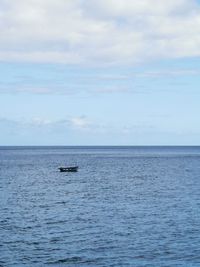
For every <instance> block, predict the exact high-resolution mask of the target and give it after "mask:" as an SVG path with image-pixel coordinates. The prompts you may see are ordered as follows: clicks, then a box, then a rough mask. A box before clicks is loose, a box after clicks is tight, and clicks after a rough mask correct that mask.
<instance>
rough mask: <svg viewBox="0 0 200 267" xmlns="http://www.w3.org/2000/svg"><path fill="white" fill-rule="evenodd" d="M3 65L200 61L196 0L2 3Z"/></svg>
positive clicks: (0, 55)
mask: <svg viewBox="0 0 200 267" xmlns="http://www.w3.org/2000/svg"><path fill="white" fill-rule="evenodd" d="M0 10H1V11H0V34H1V41H0V60H1V61H9V62H12V61H16V62H39V63H66V64H95V65H99V64H101V65H102V64H107V65H119V64H125V65H127V64H137V63H141V62H144V61H147V60H148V61H149V60H152V59H160V58H179V57H192V56H199V55H200V37H199V36H200V7H199V5H198V3H197V1H194V0H163V1H160V0H140V1H138V0H87V1H81V0H57V1H54V0H40V1H39V0H18V1H13V0H0Z"/></svg>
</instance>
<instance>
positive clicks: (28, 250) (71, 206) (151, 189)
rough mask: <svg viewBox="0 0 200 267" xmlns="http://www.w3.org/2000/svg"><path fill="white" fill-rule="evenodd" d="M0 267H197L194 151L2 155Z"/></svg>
mask: <svg viewBox="0 0 200 267" xmlns="http://www.w3.org/2000/svg"><path fill="white" fill-rule="evenodd" d="M71 164H72V165H74V164H78V165H79V171H78V172H77V173H60V172H59V170H58V167H59V166H62V165H63V166H65V165H71ZM0 266H1V267H21V266H27V267H43V266H44V267H45V266H50V267H64V266H69V267H95V266H101V267H111V266H112V267H126V266H127V267H128V266H130V267H160V266H162V267H175V266H176V267H183V266H184V267H191V266H194V267H197V266H200V147H0Z"/></svg>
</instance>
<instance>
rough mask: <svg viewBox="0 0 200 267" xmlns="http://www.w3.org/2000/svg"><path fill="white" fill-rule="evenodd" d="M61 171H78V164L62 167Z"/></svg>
mask: <svg viewBox="0 0 200 267" xmlns="http://www.w3.org/2000/svg"><path fill="white" fill-rule="evenodd" d="M59 170H60V172H77V171H78V166H73V167H72V166H69V167H60V168H59Z"/></svg>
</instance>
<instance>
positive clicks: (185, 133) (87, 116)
mask: <svg viewBox="0 0 200 267" xmlns="http://www.w3.org/2000/svg"><path fill="white" fill-rule="evenodd" d="M199 59H200V2H199V1H197V0H56V1H55V0H0V145H200V101H199V100H200V88H199V85H200V60H199Z"/></svg>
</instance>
